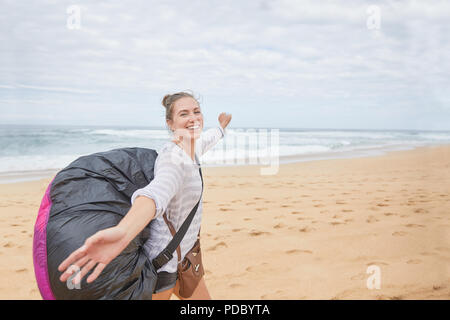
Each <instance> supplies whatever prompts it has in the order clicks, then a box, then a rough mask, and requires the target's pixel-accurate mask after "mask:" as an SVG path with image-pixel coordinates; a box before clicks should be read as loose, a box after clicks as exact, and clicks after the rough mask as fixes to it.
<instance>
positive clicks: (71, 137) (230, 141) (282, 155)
mask: <svg viewBox="0 0 450 320" xmlns="http://www.w3.org/2000/svg"><path fill="white" fill-rule="evenodd" d="M207 129H208V128H205V129H204V130H207ZM169 139H170V134H169V132H168V130H167V129H166V128H164V127H114V126H38V125H35V126H33V125H0V183H10V182H19V181H27V180H35V179H40V178H42V177H47V176H49V175H50V174H54V173H56V172H57V171H59V170H60V169H62V168H64V167H65V166H67V165H68V164H70V163H71V162H72V161H74V160H75V159H77V158H78V157H80V156H83V155H88V154H91V153H95V152H101V151H107V150H112V149H116V148H123V147H142V148H150V149H155V150H156V151H158V150H159V149H160V148H161V147H162V146H163V144H164V143H166V142H167V141H169ZM440 144H450V131H417V130H342V129H339V130H338V129H292V128H291V129H282V128H280V129H276V128H275V129H274V128H253V129H250V128H228V129H227V135H226V137H225V139H223V140H221V141H220V142H219V143H218V144H217V145H216V146H215V147H214V148H213V149H211V150H210V151H208V152H207V153H206V154H205V156H203V157H202V158H201V162H202V166H206V167H207V166H229V165H243V164H244V165H245V164H247V165H252V164H253V165H267V164H269V163H270V161H272V160H270V159H271V158H270V157H274V156H276V157H277V159H278V160H279V163H288V162H295V161H311V160H322V159H334V158H353V157H361V156H371V155H380V154H383V153H385V152H387V151H395V150H408V149H414V148H416V147H420V146H429V145H440Z"/></svg>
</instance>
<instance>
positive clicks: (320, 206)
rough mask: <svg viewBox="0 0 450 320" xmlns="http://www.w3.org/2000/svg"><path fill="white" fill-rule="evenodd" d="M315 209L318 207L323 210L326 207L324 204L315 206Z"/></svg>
mask: <svg viewBox="0 0 450 320" xmlns="http://www.w3.org/2000/svg"><path fill="white" fill-rule="evenodd" d="M314 207H316V208H323V207H325V205H323V204H315V205H314Z"/></svg>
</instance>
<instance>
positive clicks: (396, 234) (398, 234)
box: [392, 231, 408, 237]
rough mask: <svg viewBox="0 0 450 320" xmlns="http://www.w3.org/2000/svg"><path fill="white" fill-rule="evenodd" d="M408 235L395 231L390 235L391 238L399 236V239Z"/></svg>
mask: <svg viewBox="0 0 450 320" xmlns="http://www.w3.org/2000/svg"><path fill="white" fill-rule="evenodd" d="M407 234H408V232H404V231H395V232H393V233H392V235H393V236H396V237H397V236H400V237H402V236H406V235H407Z"/></svg>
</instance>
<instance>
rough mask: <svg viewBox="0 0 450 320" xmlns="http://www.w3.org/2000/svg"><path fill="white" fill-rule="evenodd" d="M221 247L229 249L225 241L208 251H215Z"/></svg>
mask: <svg viewBox="0 0 450 320" xmlns="http://www.w3.org/2000/svg"><path fill="white" fill-rule="evenodd" d="M220 247H225V248H228V246H227V244H226V243H225V242H223V241H221V242H219V243H216V244H215V245H213V246H212V247H210V248H208V249H207V251H215V250H217V249H218V248H220Z"/></svg>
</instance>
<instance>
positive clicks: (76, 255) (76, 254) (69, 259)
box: [58, 246, 86, 272]
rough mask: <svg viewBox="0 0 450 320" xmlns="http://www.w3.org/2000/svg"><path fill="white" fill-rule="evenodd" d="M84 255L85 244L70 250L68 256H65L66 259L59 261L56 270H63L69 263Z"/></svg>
mask: <svg viewBox="0 0 450 320" xmlns="http://www.w3.org/2000/svg"><path fill="white" fill-rule="evenodd" d="M85 255H86V246H82V247H80V248H78V249H77V250H75V251H74V252H72V253H71V254H70V256H68V257H67V258H66V260H64V261H63V262H61V264H60V265H59V266H58V270H59V271H61V272H63V271H65V270H66V269H67V268H68V267H69V266H70V265H71V264H73V263H74V262H75V261H78V260H80V259H81V258H83V257H85Z"/></svg>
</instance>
